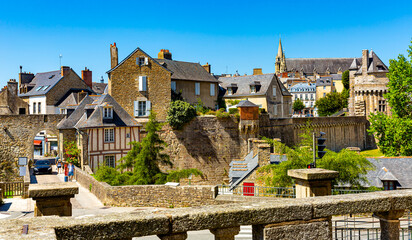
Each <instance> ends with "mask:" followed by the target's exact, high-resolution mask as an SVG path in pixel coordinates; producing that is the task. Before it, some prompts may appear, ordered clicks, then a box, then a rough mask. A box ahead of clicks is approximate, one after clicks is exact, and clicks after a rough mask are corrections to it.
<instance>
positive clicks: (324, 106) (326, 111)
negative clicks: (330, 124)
mask: <svg viewBox="0 0 412 240" xmlns="http://www.w3.org/2000/svg"><path fill="white" fill-rule="evenodd" d="M347 106H348V99H347V98H345V96H343V94H342V93H338V92H332V93H328V94H326V96H325V97H323V98H321V99H319V100H317V101H316V102H315V107H317V108H318V114H319V116H329V115H331V114H334V113H335V112H338V111H339V110H341V109H342V108H345V107H347Z"/></svg>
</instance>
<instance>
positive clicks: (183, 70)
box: [155, 58, 218, 83]
mask: <svg viewBox="0 0 412 240" xmlns="http://www.w3.org/2000/svg"><path fill="white" fill-rule="evenodd" d="M155 60H156V61H157V62H159V63H160V65H162V66H163V67H165V68H167V69H169V70H170V71H171V72H172V80H188V81H200V82H216V83H217V82H218V81H217V80H216V78H215V77H214V76H212V75H211V74H210V73H208V72H207V71H206V70H205V69H204V68H203V67H202V66H201V65H200V64H199V63H193V62H182V61H174V60H169V59H159V58H155Z"/></svg>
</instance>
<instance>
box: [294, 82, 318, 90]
mask: <svg viewBox="0 0 412 240" xmlns="http://www.w3.org/2000/svg"><path fill="white" fill-rule="evenodd" d="M290 92H316V84H309V83H298V84H296V85H294V86H292V87H291V88H290Z"/></svg>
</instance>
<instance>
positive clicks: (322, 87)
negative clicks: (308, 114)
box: [316, 77, 335, 101]
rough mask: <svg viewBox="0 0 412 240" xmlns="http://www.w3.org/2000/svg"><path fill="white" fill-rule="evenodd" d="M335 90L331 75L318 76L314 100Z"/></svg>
mask: <svg viewBox="0 0 412 240" xmlns="http://www.w3.org/2000/svg"><path fill="white" fill-rule="evenodd" d="M334 91H335V86H333V79H332V77H320V78H318V79H317V80H316V101H317V100H319V99H321V98H323V97H326V94H329V93H331V92H334Z"/></svg>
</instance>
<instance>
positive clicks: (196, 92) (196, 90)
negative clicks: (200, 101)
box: [195, 82, 200, 95]
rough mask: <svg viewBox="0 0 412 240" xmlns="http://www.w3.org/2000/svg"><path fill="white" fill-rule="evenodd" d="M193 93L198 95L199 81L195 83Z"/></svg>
mask: <svg viewBox="0 0 412 240" xmlns="http://www.w3.org/2000/svg"><path fill="white" fill-rule="evenodd" d="M195 95H200V83H198V82H197V83H195Z"/></svg>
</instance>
